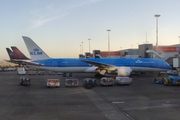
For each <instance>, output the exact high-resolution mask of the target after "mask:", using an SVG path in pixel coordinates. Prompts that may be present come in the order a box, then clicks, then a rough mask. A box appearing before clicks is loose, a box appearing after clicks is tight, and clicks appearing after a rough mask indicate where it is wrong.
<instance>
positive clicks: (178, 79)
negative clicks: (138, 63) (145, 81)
mask: <svg viewBox="0 0 180 120" xmlns="http://www.w3.org/2000/svg"><path fill="white" fill-rule="evenodd" d="M154 82H155V83H157V84H164V85H166V86H167V85H180V76H168V77H157V78H154Z"/></svg>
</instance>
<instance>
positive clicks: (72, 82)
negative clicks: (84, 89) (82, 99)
mask: <svg viewBox="0 0 180 120" xmlns="http://www.w3.org/2000/svg"><path fill="white" fill-rule="evenodd" d="M65 86H66V87H77V86H79V80H78V79H66V81H65Z"/></svg>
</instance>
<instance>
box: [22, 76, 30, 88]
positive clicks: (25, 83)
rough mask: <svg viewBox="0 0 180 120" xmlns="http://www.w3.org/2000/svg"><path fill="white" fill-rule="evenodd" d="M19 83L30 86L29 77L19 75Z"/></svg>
mask: <svg viewBox="0 0 180 120" xmlns="http://www.w3.org/2000/svg"><path fill="white" fill-rule="evenodd" d="M20 85H26V86H30V85H31V84H30V78H26V77H20Z"/></svg>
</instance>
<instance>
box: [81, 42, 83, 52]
mask: <svg viewBox="0 0 180 120" xmlns="http://www.w3.org/2000/svg"><path fill="white" fill-rule="evenodd" d="M81 43H82V54H83V42H81Z"/></svg>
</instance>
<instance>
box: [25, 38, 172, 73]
mask: <svg viewBox="0 0 180 120" xmlns="http://www.w3.org/2000/svg"><path fill="white" fill-rule="evenodd" d="M23 39H24V42H25V44H26V47H27V49H28V51H29V54H30V56H31V59H32V60H31V61H29V62H26V63H27V65H28V64H29V66H31V67H35V68H39V69H44V70H51V71H58V72H63V73H83V72H95V73H97V74H101V75H104V74H106V73H109V74H116V75H117V76H123V77H125V76H130V74H131V73H132V72H147V71H149V72H151V71H156V72H160V71H167V70H170V69H171V66H170V65H169V64H168V63H166V62H165V61H164V60H160V59H152V58H80V59H79V58H50V57H49V56H48V55H47V54H46V53H45V52H44V51H43V50H42V49H41V48H40V47H39V46H38V45H37V44H36V43H35V42H34V41H33V40H32V39H31V38H29V37H25V36H23Z"/></svg>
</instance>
